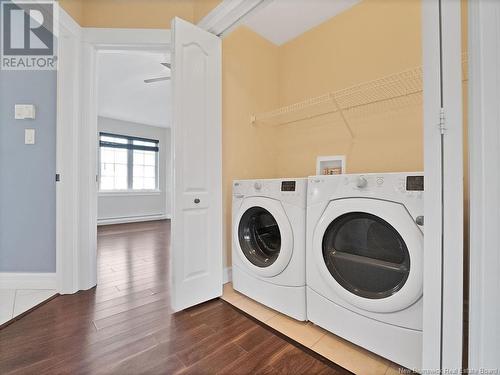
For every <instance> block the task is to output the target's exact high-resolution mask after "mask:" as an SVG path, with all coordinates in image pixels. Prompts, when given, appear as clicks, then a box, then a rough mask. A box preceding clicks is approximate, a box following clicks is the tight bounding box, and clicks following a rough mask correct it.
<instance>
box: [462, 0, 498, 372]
mask: <svg viewBox="0 0 500 375" xmlns="http://www.w3.org/2000/svg"><path fill="white" fill-rule="evenodd" d="M468 6H469V58H470V60H469V93H468V94H469V98H470V99H469V108H470V110H469V157H470V177H469V180H470V245H469V248H470V291H469V296H470V300H469V311H470V315H469V368H470V369H475V370H476V369H482V368H484V369H495V368H496V369H498V368H499V367H500V360H499V358H498V353H499V351H500V344H499V335H500V323H499V321H500V302H499V300H498V285H500V275H499V272H498V269H499V267H500V256H499V254H498V243H499V242H500V234H499V232H498V228H499V227H500V209H499V207H500V193H499V191H498V186H499V185H500V171H499V169H498V162H499V160H500V151H499V148H500V131H499V127H498V123H499V120H500V109H499V107H498V103H499V101H500V74H499V72H498V66H499V65H500V44H499V41H500V3H499V2H496V1H469V5H468ZM492 208H496V210H495V209H492Z"/></svg>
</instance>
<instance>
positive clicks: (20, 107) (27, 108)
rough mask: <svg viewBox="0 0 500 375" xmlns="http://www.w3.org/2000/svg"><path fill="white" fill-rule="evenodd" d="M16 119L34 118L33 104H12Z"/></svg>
mask: <svg viewBox="0 0 500 375" xmlns="http://www.w3.org/2000/svg"><path fill="white" fill-rule="evenodd" d="M14 118H15V119H16V120H25V119H30V120H34V119H35V106H34V105H33V104H16V105H15V106H14Z"/></svg>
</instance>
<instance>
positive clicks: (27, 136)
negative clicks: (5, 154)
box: [24, 129, 35, 145]
mask: <svg viewBox="0 0 500 375" xmlns="http://www.w3.org/2000/svg"><path fill="white" fill-rule="evenodd" d="M24 144H25V145H34V144H35V129H24Z"/></svg>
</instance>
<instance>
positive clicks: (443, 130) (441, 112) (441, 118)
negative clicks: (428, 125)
mask: <svg viewBox="0 0 500 375" xmlns="http://www.w3.org/2000/svg"><path fill="white" fill-rule="evenodd" d="M439 132H440V133H441V134H445V133H446V117H445V115H444V108H441V109H440V110H439Z"/></svg>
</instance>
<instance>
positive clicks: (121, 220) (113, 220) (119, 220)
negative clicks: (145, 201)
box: [97, 214, 171, 226]
mask: <svg viewBox="0 0 500 375" xmlns="http://www.w3.org/2000/svg"><path fill="white" fill-rule="evenodd" d="M165 219H171V215H164V214H159V215H143V216H122V217H109V218H101V219H97V225H98V226H101V225H111V224H125V223H138V222H141V221H154V220H165Z"/></svg>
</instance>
